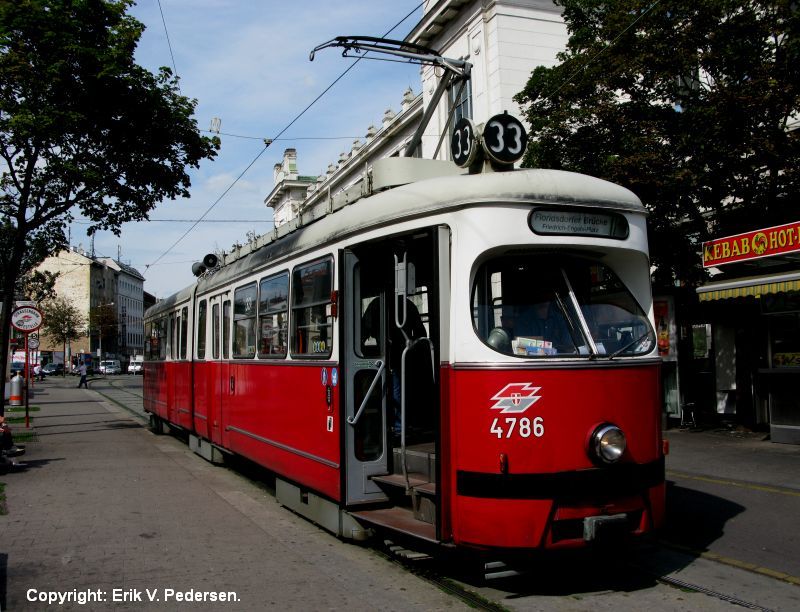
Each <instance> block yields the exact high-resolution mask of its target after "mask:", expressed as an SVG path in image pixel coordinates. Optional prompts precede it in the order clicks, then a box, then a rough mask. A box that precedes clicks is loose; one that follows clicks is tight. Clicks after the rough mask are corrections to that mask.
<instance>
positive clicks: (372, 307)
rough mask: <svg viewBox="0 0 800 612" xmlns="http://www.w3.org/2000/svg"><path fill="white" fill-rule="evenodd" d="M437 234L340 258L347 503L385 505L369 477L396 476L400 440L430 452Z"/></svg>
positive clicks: (434, 425)
mask: <svg viewBox="0 0 800 612" xmlns="http://www.w3.org/2000/svg"><path fill="white" fill-rule="evenodd" d="M436 236H437V234H436V232H434V231H432V232H418V233H416V234H415V235H413V236H399V237H394V238H391V239H387V240H385V241H381V242H373V243H369V244H365V245H362V246H358V247H354V248H352V249H351V250H346V251H344V254H343V265H342V267H341V269H342V270H343V273H344V274H343V279H342V280H343V286H342V287H341V289H342V291H341V295H342V296H343V298H342V300H341V302H340V303H341V304H342V307H343V311H344V312H343V315H344V321H343V325H344V336H343V337H344V342H343V343H342V356H341V361H342V365H343V381H342V382H343V385H344V389H343V391H344V413H345V414H344V417H345V421H344V423H343V425H342V426H343V427H344V429H345V446H346V448H345V456H346V461H345V464H346V468H347V474H346V483H345V484H346V499H347V503H348V504H358V503H366V502H371V501H380V500H383V499H385V495H384V493H382V492H381V491H382V490H381V488H379V487H378V485H377V484H376V483H375V482H373V480H372V479H371V478H370V477H371V476H379V475H386V474H394V473H398V472H399V465H400V464H401V461H402V460H401V458H400V455H398V452H399V449H400V448H401V446H402V443H403V442H404V443H405V445H406V446H407V447H410V446H412V445H418V444H422V443H425V444H427V445H428V448H429V449H430V451H431V452H435V448H434V445H435V443H436V441H437V438H438V414H439V408H438V396H439V394H438V384H437V381H436V376H435V370H436V368H435V363H436V358H435V355H436V354H437V353H438V349H437V348H436V347H435V346H434V341H433V340H432V339H433V338H436V337H437V335H438V331H439V326H438V316H436V313H437V312H438V304H439V299H438V291H437V289H436V287H437V285H438V276H437V273H438V266H437V265H436V261H437V259H438V256H437V255H436V248H437V247H436V245H437V244H438V242H439V241H438V239H437V237H436ZM401 391H402V392H401ZM403 398H405V401H403ZM401 406H404V407H401ZM401 441H403V442H401Z"/></svg>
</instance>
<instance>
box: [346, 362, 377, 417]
mask: <svg viewBox="0 0 800 612" xmlns="http://www.w3.org/2000/svg"><path fill="white" fill-rule="evenodd" d="M375 366H376V367H377V368H378V371H377V372H376V373H375V378H373V379H372V384H371V385H370V386H369V389H367V393H366V395H364V399H363V400H362V401H361V406H359V407H358V412H356V414H355V416H351V417H347V422H348V423H349V424H350V425H353V426H355V424H356V423H358V419H360V418H361V413H362V412H364V408H366V407H367V402H368V401H369V398H370V396H371V395H372V392H373V391H374V390H375V385H377V384H378V381H379V380H380V379H381V378H382V377H383V371H384V370H385V369H386V363H385V362H384V361H381V360H380V359H378V360H377V361H376V362H375Z"/></svg>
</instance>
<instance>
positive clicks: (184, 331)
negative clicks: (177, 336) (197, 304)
mask: <svg viewBox="0 0 800 612" xmlns="http://www.w3.org/2000/svg"><path fill="white" fill-rule="evenodd" d="M188 333H189V309H188V308H187V307H186V306H184V307H183V308H182V309H181V359H186V345H187V340H188V338H187V335H188Z"/></svg>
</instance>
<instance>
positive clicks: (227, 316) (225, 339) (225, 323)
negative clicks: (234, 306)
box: [222, 300, 231, 359]
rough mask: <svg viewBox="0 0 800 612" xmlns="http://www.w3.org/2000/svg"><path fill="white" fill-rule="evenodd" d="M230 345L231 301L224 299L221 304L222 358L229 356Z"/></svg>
mask: <svg viewBox="0 0 800 612" xmlns="http://www.w3.org/2000/svg"><path fill="white" fill-rule="evenodd" d="M230 345H231V301H230V300H225V301H224V302H223V304H222V358H223V359H228V357H230V348H229V347H230Z"/></svg>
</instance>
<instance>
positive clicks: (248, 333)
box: [233, 283, 258, 359]
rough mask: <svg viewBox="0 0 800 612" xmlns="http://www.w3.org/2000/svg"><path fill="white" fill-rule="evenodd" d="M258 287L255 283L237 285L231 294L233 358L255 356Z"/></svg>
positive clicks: (251, 357)
mask: <svg viewBox="0 0 800 612" xmlns="http://www.w3.org/2000/svg"><path fill="white" fill-rule="evenodd" d="M257 303H258V288H257V286H256V284H255V283H251V284H249V285H245V286H244V287H239V288H238V289H237V290H236V291H235V292H234V294H233V325H234V333H233V358H234V359H253V358H254V357H255V356H256V304H257Z"/></svg>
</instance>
